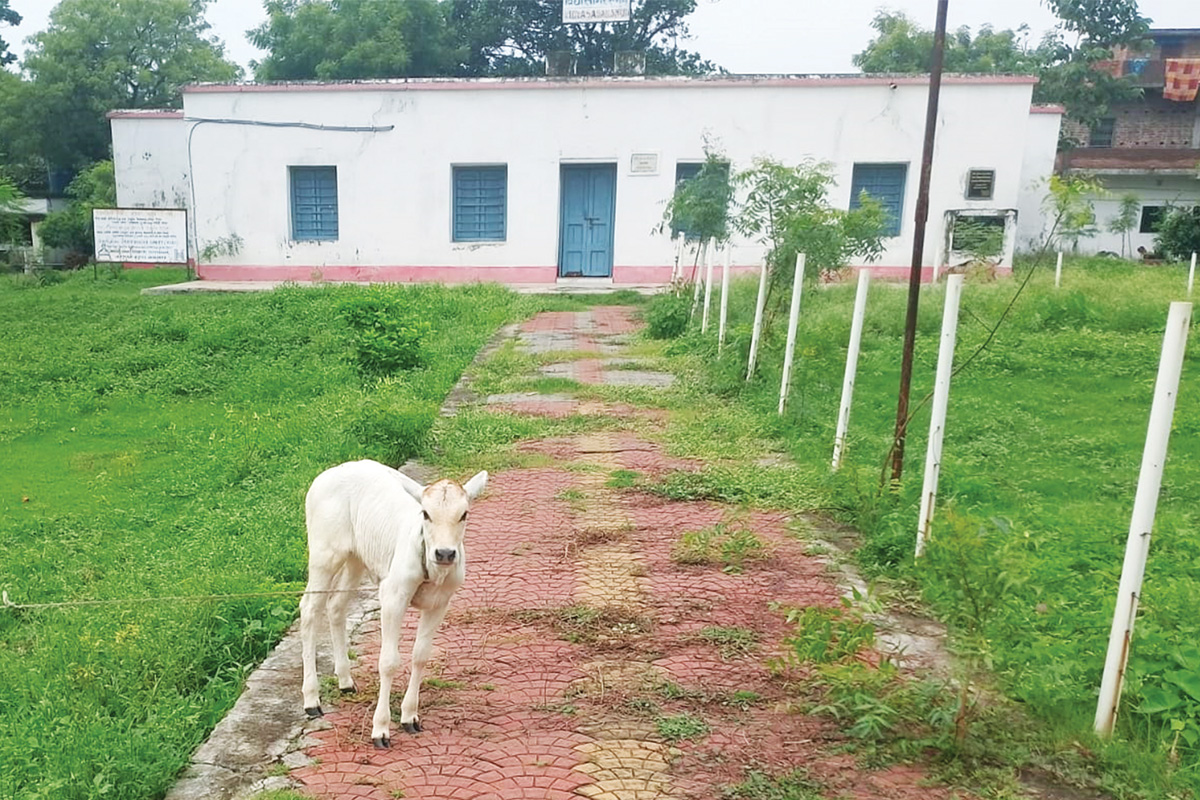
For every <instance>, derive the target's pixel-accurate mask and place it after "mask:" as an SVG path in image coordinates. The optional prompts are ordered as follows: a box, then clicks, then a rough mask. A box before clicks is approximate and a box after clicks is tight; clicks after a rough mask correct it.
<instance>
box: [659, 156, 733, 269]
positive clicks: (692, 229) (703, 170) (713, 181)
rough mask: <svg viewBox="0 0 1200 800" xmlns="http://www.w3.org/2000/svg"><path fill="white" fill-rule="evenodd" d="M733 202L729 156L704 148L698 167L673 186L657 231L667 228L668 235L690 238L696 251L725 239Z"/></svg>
mask: <svg viewBox="0 0 1200 800" xmlns="http://www.w3.org/2000/svg"><path fill="white" fill-rule="evenodd" d="M732 202H733V184H732V183H731V182H730V175H729V159H728V158H726V157H725V156H724V155H723V154H722V153H719V152H717V151H715V150H711V149H706V152H705V157H704V163H703V164H701V165H700V170H699V172H697V173H696V174H695V175H693V176H692V177H690V178H688V179H687V180H682V181H680V182H679V183H678V184H676V186H675V194H673V195H672V196H671V199H670V200H669V201H667V207H666V209H665V210H664V211H663V224H662V225H660V226H659V232H663V231H665V230H668V229H669V230H670V232H671V238H672V239H674V238H676V237H678V236H684V237H686V238H688V239H691V240H694V241H695V242H696V243H697V244H698V245H699V248H700V250H704V249H706V248H708V247H709V246H710V245H711V244H713V243H714V242H723V241H725V240H726V239H728V238H729V223H730V220H729V212H730V205H731V204H732Z"/></svg>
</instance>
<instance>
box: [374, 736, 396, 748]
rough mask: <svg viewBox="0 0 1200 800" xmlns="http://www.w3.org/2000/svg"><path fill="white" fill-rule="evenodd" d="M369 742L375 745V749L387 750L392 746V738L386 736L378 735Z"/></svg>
mask: <svg viewBox="0 0 1200 800" xmlns="http://www.w3.org/2000/svg"><path fill="white" fill-rule="evenodd" d="M371 744H373V745H375V749H376V750H387V749H388V748H389V747H391V746H392V740H391V739H389V738H388V737H386V736H380V737H378V738H376V739H372V740H371Z"/></svg>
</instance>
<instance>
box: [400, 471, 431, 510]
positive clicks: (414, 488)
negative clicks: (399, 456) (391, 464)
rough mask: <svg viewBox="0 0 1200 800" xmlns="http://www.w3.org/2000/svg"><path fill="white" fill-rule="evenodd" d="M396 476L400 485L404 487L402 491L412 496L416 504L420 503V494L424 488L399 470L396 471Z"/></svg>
mask: <svg viewBox="0 0 1200 800" xmlns="http://www.w3.org/2000/svg"><path fill="white" fill-rule="evenodd" d="M396 474H397V475H399V476H400V483H401V484H402V485H403V486H404V491H406V492H408V493H409V494H410V495H412V497H413V499H414V500H416V501H417V502H418V503H419V502H421V494H422V493H423V492H424V491H425V487H424V486H422V485H421V484H419V483H417V482H416V481H414V480H413V479H412V478H410V477H408V476H407V475H405V474H404V473H403V472H400V471H399V470H397V472H396Z"/></svg>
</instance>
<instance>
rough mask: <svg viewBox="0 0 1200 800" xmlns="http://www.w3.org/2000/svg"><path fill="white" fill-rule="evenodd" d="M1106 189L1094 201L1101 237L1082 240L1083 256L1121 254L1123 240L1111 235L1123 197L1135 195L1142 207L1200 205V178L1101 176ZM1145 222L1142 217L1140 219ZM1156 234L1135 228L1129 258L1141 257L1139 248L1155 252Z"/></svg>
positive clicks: (1128, 252) (1131, 237) (1131, 236)
mask: <svg viewBox="0 0 1200 800" xmlns="http://www.w3.org/2000/svg"><path fill="white" fill-rule="evenodd" d="M1097 177H1098V178H1099V179H1100V182H1101V184H1102V185H1103V186H1104V188H1105V191H1106V194H1104V195H1103V196H1101V197H1096V198H1093V200H1092V202H1093V203H1094V204H1095V207H1096V222H1097V225H1098V227H1099V228H1100V233H1099V234H1098V235H1096V236H1094V237H1092V238H1090V239H1080V240H1079V252H1080V253H1085V254H1094V253H1099V252H1110V253H1117V254H1118V255H1119V254H1120V253H1121V237H1120V236H1119V235H1118V234H1115V233H1111V232H1110V231H1109V230H1108V225H1109V223H1110V222H1111V221H1112V219H1113V218H1114V217H1115V216H1117V213H1118V212H1119V211H1120V207H1121V197H1122V196H1124V195H1126V194H1135V195H1137V196H1138V198H1139V199H1140V200H1141V204H1142V206H1162V205H1183V206H1192V205H1200V178H1197V177H1193V176H1189V175H1158V176H1156V175H1151V174H1141V175H1100V176H1097ZM1138 221H1139V223H1140V221H1141V215H1140V213H1139V215H1138ZM1154 238H1155V236H1154V234H1153V233H1139V232H1138V226H1135V227H1134V229H1133V231H1132V233H1130V236H1129V239H1130V243H1129V244H1128V245H1126V248H1125V254H1126V255H1127V256H1130V257H1136V256H1137V249H1138V247H1145V248H1146V249H1147V250H1149V251H1153V250H1154Z"/></svg>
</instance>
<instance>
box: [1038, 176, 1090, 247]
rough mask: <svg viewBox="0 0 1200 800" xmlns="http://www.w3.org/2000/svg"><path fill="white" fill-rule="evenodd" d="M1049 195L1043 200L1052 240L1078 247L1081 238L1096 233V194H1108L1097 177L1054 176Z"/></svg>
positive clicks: (1048, 185)
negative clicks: (1048, 216)
mask: <svg viewBox="0 0 1200 800" xmlns="http://www.w3.org/2000/svg"><path fill="white" fill-rule="evenodd" d="M1046 190H1047V194H1046V197H1045V199H1044V200H1043V201H1042V206H1043V207H1044V208H1045V210H1046V213H1047V214H1049V215H1050V222H1051V231H1052V234H1051V235H1052V239H1053V240H1054V241H1055V242H1056V244H1057V245H1058V246H1059V247H1064V246H1069V247H1070V249H1071V251H1072V252H1074V251H1076V250H1078V249H1079V240H1080V239H1087V238H1090V237H1092V236H1095V235H1096V234H1097V233H1098V232H1099V228H1097V227H1096V206H1095V203H1094V202H1093V200H1094V198H1096V197H1103V196H1104V195H1105V193H1106V192H1105V190H1104V187H1103V186H1102V185H1101V184H1100V182H1099V181H1097V180H1096V179H1095V178H1094V177H1092V176H1090V175H1083V174H1070V175H1051V176H1050V177H1049V178H1048V179H1047V181H1046Z"/></svg>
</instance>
